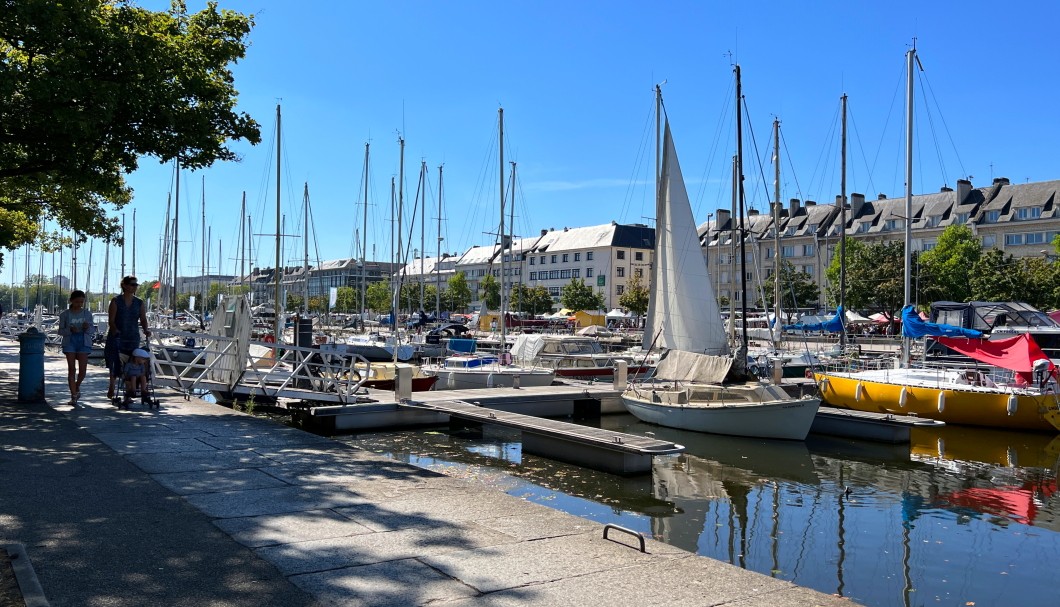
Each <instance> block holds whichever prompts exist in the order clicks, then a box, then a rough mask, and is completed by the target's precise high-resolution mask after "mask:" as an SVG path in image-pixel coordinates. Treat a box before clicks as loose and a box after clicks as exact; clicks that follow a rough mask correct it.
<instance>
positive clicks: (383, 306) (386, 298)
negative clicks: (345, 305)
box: [365, 280, 394, 313]
mask: <svg viewBox="0 0 1060 607" xmlns="http://www.w3.org/2000/svg"><path fill="white" fill-rule="evenodd" d="M365 299H367V300H368V308H369V309H370V310H374V311H376V312H379V313H386V312H389V311H390V308H393V307H394V294H393V293H391V292H390V281H389V280H381V281H379V282H373V283H371V284H369V285H368V291H367V292H366V294H365Z"/></svg>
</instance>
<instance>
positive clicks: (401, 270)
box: [392, 137, 405, 362]
mask: <svg viewBox="0 0 1060 607" xmlns="http://www.w3.org/2000/svg"><path fill="white" fill-rule="evenodd" d="M398 143H399V144H400V148H401V152H400V154H399V158H398V184H397V191H398V206H397V254H398V272H397V281H395V282H396V284H397V288H396V289H394V317H393V319H392V320H393V321H394V362H397V338H398V311H399V310H400V309H401V278H402V276H404V274H405V263H404V258H405V255H404V253H403V251H402V246H403V245H402V242H404V241H403V239H402V236H401V222H402V221H403V220H404V218H405V138H404V137H398Z"/></svg>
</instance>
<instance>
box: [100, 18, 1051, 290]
mask: <svg viewBox="0 0 1060 607" xmlns="http://www.w3.org/2000/svg"><path fill="white" fill-rule="evenodd" d="M141 4H142V5H145V6H148V7H150V8H155V9H162V8H165V7H166V6H167V5H168V3H167V2H154V1H146V0H145V1H143V2H141ZM188 4H189V8H190V9H191V10H198V9H199V8H201V7H202V6H203V5H204V3H203V2H197V1H190V2H189V3H188ZM220 4H221V6H222V7H226V8H232V9H235V10H239V11H242V12H251V13H254V14H255V16H256V17H255V18H256V22H257V25H256V27H255V28H254V30H253V32H252V33H251V35H250V43H251V45H250V47H249V49H248V51H247V57H246V59H245V60H244V61H242V62H240V63H239V64H238V65H237V66H235V69H234V72H235V76H236V86H237V88H238V90H239V92H240V97H239V107H240V109H241V110H243V111H246V112H248V113H249V114H251V115H252V116H253V117H255V118H256V119H257V120H258V122H259V123H260V124H261V126H262V138H263V142H262V144H261V145H259V146H248V145H243V144H236V145H235V146H234V147H235V149H236V150H237V151H238V153H240V154H241V156H242V161H241V162H239V163H227V164H219V165H216V166H214V167H212V168H210V169H208V170H205V171H201V172H196V173H190V172H185V173H184V174H183V175H184V177H183V179H184V181H183V183H182V186H181V201H180V204H181V208H180V218H181V219H180V241H181V243H180V246H179V249H180V255H179V257H180V260H179V266H180V273H181V275H193V274H198V273H199V272H200V269H201V266H202V254H201V251H202V232H203V220H202V211H201V200H202V198H203V194H204V190H203V180H205V199H206V208H207V213H206V215H207V217H206V221H205V225H206V228H207V229H208V230H209V232H210V234H211V242H210V244H209V249H210V253H209V257H210V271H211V272H217V271H218V270H219V271H221V272H223V273H233V272H234V271H235V270H236V269H237V268H238V261H237V259H236V257H237V255H238V251H236V247H237V238H238V230H239V224H240V215H239V208H240V207H239V204H240V199H241V196H242V193H243V192H244V191H245V192H246V197H247V206H248V212H249V213H250V214H251V217H252V221H253V224H254V225H253V231H254V232H255V233H256V234H273V233H275V231H276V226H275V215H276V207H275V204H276V202H275V201H276V194H275V181H276V178H275V166H276V162H275V150H274V146H275V130H276V121H275V108H276V104H277V103H281V104H282V108H283V123H282V124H283V128H282V141H283V151H282V156H281V157H282V160H283V163H284V167H283V172H282V178H283V187H282V188H281V198H282V213H283V214H284V215H285V216H286V224H287V227H286V229H285V232H286V233H288V234H293V235H296V236H297V238H287V239H285V253H284V262H285V263H288V264H298V263H301V258H302V248H303V245H302V241H301V240H300V238H301V233H302V228H301V224H302V211H301V206H302V188H303V183H306V182H308V185H309V191H310V199H311V204H312V216H313V218H314V228H315V236H314V237H313V238H312V239H311V241H310V247H311V249H312V250H313V252H311V257H312V258H313V260H314V261H315V259H316V258H317V257H318V255H319V258H320V259H336V258H342V257H349V256H358V255H359V253H358V252H357V250H356V249H355V247H354V244H353V242H354V233H355V230H359V229H360V226H361V213H362V206H361V200H362V198H363V193H362V185H361V184H362V182H363V173H362V166H363V162H364V144H365V142H367V141H370V142H371V149H372V155H371V171H370V188H369V199H370V205H369V214H370V216H369V228H368V234H367V239H368V244H369V257H372V256H373V255H372V252H371V251H372V247H373V246H374V247H375V248H376V254H375V255H374V257H376V258H378V259H385V258H386V257H387V256H388V255H389V247H390V243H389V233H390V224H389V221H388V219H389V214H390V211H389V209H390V179H391V177H392V176H393V177H396V176H397V173H398V143H397V139H398V136H399V134H401V135H402V136H404V138H405V141H406V147H405V183H406V190H405V201H406V204H407V206H409V207H411V205H412V203H413V198H414V195H415V190H416V185H417V180H418V173H419V166H420V162H421V160H422V161H426V163H427V166H428V168H429V178H428V187H429V189H430V192H429V194H428V196H427V205H428V206H427V208H428V211H427V225H428V231H427V237H426V241H427V251H428V254H430V255H433V254H434V252H435V249H436V241H437V238H436V237H435V235H434V234H435V230H436V227H435V225H436V223H435V218H436V217H437V189H438V166H439V165H440V164H444V167H445V168H444V186H445V190H444V202H445V207H444V210H443V219H444V222H443V223H444V225H443V238H444V239H445V240H444V243H443V247H444V248H443V250H445V251H450V252H456V251H463V250H464V249H466V248H467V247H468V246H469V245H471V244H476V243H478V244H485V243H487V242H488V241H490V239H491V237H490V236H487V235H486V233H487V232H490V231H491V230H494V229H495V226H496V223H497V214H498V209H497V207H498V198H499V197H498V193H497V190H498V174H497V170H498V167H497V164H498V159H497V145H496V138H497V109H498V107H503V108H504V114H505V140H506V141H505V163H506V164H507V162H508V161H510V160H513V161H516V162H517V163H518V170H517V173H518V184H517V206H516V220H515V226H516V227H515V232H516V234H517V235H530V234H534V233H536V232H537V231H538V230H540V229H542V228H550V227H553V228H557V229H560V228H562V227H564V226H581V225H591V224H599V223H605V222H608V221H611V220H616V221H619V222H627V223H629V222H645V223H650V222H651V220H650V216H651V215H652V214H653V205H654V202H653V195H652V188H651V186H650V178H651V171H652V169H653V166H654V158H653V142H652V140H651V137H652V136H653V117H652V110H653V107H654V105H653V97H652V88H653V86H654V84H655V83H657V82H662V81H663V80H665V81H666V84H665V85H664V86H663V96H664V99H665V104H666V108H667V112H668V116H669V119H670V122H671V127H672V129H673V133H674V138H675V142H676V145H677V149H678V153H679V155H680V159H681V163H682V167H683V170H684V174H685V176H686V179H687V181H688V190H689V194H690V196H691V198H692V203H693V209H694V211H695V214H696V219H697V221H704V220H706V219H707V218H708V214H709V213H713V212H714V211H715V210H716V209H717V208H719V207H724V208H727V207H728V206H729V200H730V186H729V180H730V177H729V175H730V167H729V162H730V158H731V156H732V154H733V153H734V149H735V144H734V131H735V127H734V125H733V113H734V110H733V100H732V96H733V74H732V71H733V70H732V64H733V63H734V62H739V64H740V65H741V68H742V71H743V91H744V97H745V103H746V108H747V114H746V115H745V129H744V140H745V174H746V176H747V190H748V202H749V205H751V206H753V207H755V208H759V209H765V208H767V206H768V198H769V197H770V196H771V195H772V187H773V186H772V170H773V169H772V167H771V166H769V159H770V147H771V145H772V143H771V141H770V137H771V123H772V120H773V119H774V117H779V119H780V120H781V123H782V126H781V129H782V141H783V146H784V149H783V150H782V153H781V156H782V164H781V166H782V173H783V175H782V179H781V181H782V192H781V196H782V198H783V199H784V200H787V199H789V198H801V199H811V200H816V201H818V202H822V203H828V202H831V201H834V198H835V196H836V194H838V193H839V184H840V182H839V134H838V129H839V122H838V116H839V98H840V96H841V95H842V94H843V93H846V94H847V95H849V108H850V119H849V120H850V122H849V129H850V136H849V149H850V152H849V161H848V166H849V170H848V186H847V187H848V191H850V192H862V193H865V194H866V195H867V196H869V197H875V195H876V194H879V193H883V194H886V195H887V196H889V197H896V196H901V195H902V194H903V191H904V173H903V171H904V168H903V167H904V160H903V154H904V151H903V149H904V148H903V146H904V143H903V129H904V126H903V125H904V122H903V121H904V118H903V116H904V113H905V109H904V87H905V76H904V73H905V56H904V55H905V52H906V50H907V49H908V48H909V46H910V44H911V42H912V40H913V39H914V37H915V38H916V40H917V43H916V44H917V48H918V52H919V55H920V59H921V61H922V63H923V66H924V70H925V71H924V72H923V73H921V74H919V75H918V80H917V85H916V86H917V89H918V91H917V98H918V101H917V114H916V117H917V159H916V162H915V168H914V173H915V177H914V191H915V192H917V193H927V192H934V191H938V189H939V188H940V187H941V186H943V185H949V186H950V187H953V186H954V184H955V182H956V180H957V179H959V178H967V177H969V176H971V180H972V183H973V185H974V186H976V187H979V186H983V185H987V184H989V183H990V181H991V178H992V177H999V176H1004V177H1008V178H1010V179H1011V180H1012V181H1013V182H1024V181H1027V180H1030V181H1043V180H1050V179H1057V178H1060V166H1058V163H1057V158H1058V156H1057V154H1056V153H1055V150H1056V141H1057V140H1058V135H1060V112H1058V111H1057V109H1056V99H1057V95H1056V78H1055V75H1056V62H1057V59H1058V58H1060V40H1058V37H1057V36H1056V35H1055V23H1057V21H1058V17H1060V8H1057V7H1056V6H1055V5H1053V4H1052V3H1025V2H1020V1H1016V2H1007V3H996V2H991V3H987V2H981V1H978V0H972V1H965V2H950V1H939V2H904V1H893V2H871V3H870V2H850V1H847V2H832V1H827V2H730V3H721V2H705V1H703V2H691V1H668V2H661V1H660V2H631V1H625V0H612V1H562V2H561V1H542V2H516V1H512V2H485V1H482V2H479V1H475V2H470V1H465V2H408V1H403V0H388V1H385V2H345V1H322V0H319V1H313V0H307V1H304V2H292V1H279V0H254V1H250V2H244V1H241V2H236V1H226V0H222V1H221V2H220ZM758 159H761V160H758ZM508 170H510V169H509V167H507V166H506V167H505V171H506V172H507V171H508ZM763 174H764V175H765V179H763ZM129 183H130V185H131V186H132V187H133V188H134V189H135V198H134V201H133V203H132V204H130V205H129V206H127V207H126V208H125V209H123V212H124V213H125V217H126V224H127V226H129V228H128V229H129V230H130V231H131V229H132V228H131V224H132V212H133V209H136V217H137V219H136V241H137V262H136V268H137V273H138V274H139V275H140V277H141V279H151V278H153V277H156V276H157V273H158V263H159V261H158V257H159V244H158V243H159V241H160V240H161V237H162V233H163V228H164V226H163V223H164V219H163V218H164V213H165V205H166V199H167V195H169V194H170V193H171V192H172V191H173V176H172V169H171V167H168V166H161V165H159V164H158V162H157V161H156V160H154V159H150V158H145V159H143V161H142V163H141V168H140V170H138V171H137V172H136V173H135V174H133V175H130V176H129ZM407 213H408V211H407ZM417 222H418V218H417ZM407 223H408V217H407V216H406V225H407ZM405 230H406V234H407V231H408V228H407V227H406V228H405ZM363 237H364V236H363V235H362V238H363ZM219 243H220V245H219ZM219 246H220V248H221V253H220V257H221V259H220V268H218V267H217V266H218V265H219V264H218V257H219V254H218V247H219ZM253 246H254V249H255V255H254V259H253V260H251V262H252V263H253V264H254V265H261V266H271V265H272V264H273V258H274V255H275V253H274V249H273V246H274V245H273V238H272V237H271V236H259V237H255V238H254V245H253ZM411 248H415V249H419V248H420V244H419V226H418V223H417V226H416V228H415V237H414V242H413V244H412V245H411ZM317 251H319V253H317ZM96 255H97V256H98V255H99V253H98V251H97V252H96ZM115 255H116V254H115ZM81 256H82V259H83V258H84V257H85V256H86V253H85V252H84V251H82V253H81ZM112 260H114V261H113V262H112V265H113V266H116V259H115V258H113V257H112ZM127 263H131V262H130V261H127ZM94 265H95V267H97V268H98V267H100V265H101V264H99V260H98V257H97V259H96V260H95V261H94ZM80 272H84V270H83V269H82V270H80ZM98 274H99V273H98V272H97V273H96V275H94V276H93V278H92V283H93V286H94V285H96V284H99V283H100V282H101V277H99V276H98ZM112 274H113V276H112V277H111V279H110V280H111V286H112V287H113V285H114V284H115V283H116V279H117V275H118V269H115V270H113V272H112Z"/></svg>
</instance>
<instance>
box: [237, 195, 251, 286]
mask: <svg viewBox="0 0 1060 607" xmlns="http://www.w3.org/2000/svg"><path fill="white" fill-rule="evenodd" d="M246 216H247V191H246V190H243V202H242V203H241V204H240V205H239V285H240V286H243V284H244V281H246V279H247V273H246V271H247V265H246V264H247V257H246V255H245V253H244V252H245V250H246V249H245V248H244V246H245V244H244V243H246V237H247V228H248V227H250V226H247V225H245V224H246V221H244V220H245V218H246Z"/></svg>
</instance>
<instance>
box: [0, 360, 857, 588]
mask: <svg viewBox="0 0 1060 607" xmlns="http://www.w3.org/2000/svg"><path fill="white" fill-rule="evenodd" d="M45 376H46V378H47V380H46V381H47V385H46V389H45V391H46V394H47V395H48V400H49V402H50V403H52V404H51V405H45V404H35V405H28V404H18V403H16V402H15V400H16V395H17V389H16V388H17V377H18V344H17V342H8V341H0V486H2V487H3V489H2V490H0V544H3V543H22V544H24V545H25V547H26V552H27V553H28V555H29V557H30V559H31V561H32V564H33V567H34V569H35V570H36V573H37V576H38V577H39V580H40V583H41V587H42V588H43V591H44V594H45V595H46V596H47V598H48V600H49V601H50V603H51V605H56V606H58V605H99V606H124V605H145V604H156V605H189V606H190V605H248V606H250V605H294V606H297V605H379V606H383V605H394V606H408V605H426V604H431V605H439V604H444V605H447V606H449V605H452V606H465V605H497V606H503V605H591V604H606V605H614V606H624V605H629V606H636V607H643V606H644V605H651V606H653V607H654V606H661V605H696V606H704V605H723V604H724V605H737V606H740V607H755V606H762V607H766V606H769V607H785V606H792V607H795V606H821V607H829V606H837V605H846V606H848V605H851V604H852V603H851V602H850V601H848V600H845V599H840V598H837V597H833V596H829V595H826V594H821V593H818V592H815V591H811V590H807V589H804V588H800V587H798V586H795V585H793V584H791V583H788V582H785V581H780V580H776V579H773V578H770V577H767V576H764V575H760V574H758V573H753V572H749V571H745V570H743V569H739V568H737V567H734V566H731V565H728V564H725V563H721V562H719V561H715V560H712V559H708V558H703V557H699V556H695V555H693V554H690V553H687V552H684V551H682V550H678V549H676V548H673V547H671V546H667V545H666V544H662V543H659V542H655V541H651V540H648V542H647V552H646V553H641V552H640V551H639V549H638V547H637V541H636V540H635V539H633V538H632V537H630V536H627V535H624V534H621V533H615V532H613V531H612V532H611V534H610V539H609V540H604V539H603V537H602V532H603V526H602V525H600V524H597V523H594V522H591V521H588V520H585V519H581V518H578V517H575V516H571V515H568V514H565V513H562V512H559V511H556V510H553V509H551V508H548V507H546V506H542V505H539V504H534V503H531V502H528V501H525V500H523V499H520V498H517V497H513V496H509V495H507V494H505V493H502V492H500V491H497V490H493V489H489V488H483V487H480V486H477V485H474V484H471V483H469V482H467V481H464V480H460V479H454V478H449V477H446V476H442V475H439V474H436V473H433V472H430V471H425V470H421V469H419V468H415V467H412V466H409V465H406V464H402V463H399V462H395V461H393V460H390V459H387V458H385V457H382V456H379V455H376V454H373V453H369V452H366V451H363V450H358V449H354V448H351V447H349V446H346V445H343V444H340V443H338V442H336V441H332V440H330V439H327V438H323V437H318V436H315V435H313V434H309V433H305V432H302V431H300V430H296V429H293V428H289V427H286V426H283V425H279V424H277V423H274V422H272V421H269V420H266V419H262V418H257V417H253V416H250V415H245V414H242V413H239V412H235V411H232V410H230V409H227V408H225V407H221V406H217V405H211V404H208V403H205V402H202V401H198V400H194V399H193V400H190V401H185V400H184V399H183V398H182V397H181V396H178V395H174V394H171V393H168V394H167V393H164V392H163V393H160V396H161V397H162V406H161V409H160V410H157V411H150V410H144V409H141V408H140V406H139V405H134V407H133V409H132V410H131V411H118V410H116V409H114V408H113V407H111V406H110V405H109V403H108V401H107V399H106V395H105V391H106V376H105V371H104V370H102V369H100V368H96V367H91V368H90V371H89V377H88V379H86V380H85V383H84V384H83V386H82V399H81V404H82V406H81V407H79V408H77V409H73V408H71V407H70V406H68V405H66V404H65V403H66V401H67V400H68V399H69V394H68V393H67V390H66V387H65V384H66V381H65V378H66V363H65V360H63V359H61V358H60V356H59V355H56V354H50V353H49V354H46V357H45ZM55 403H64V404H55Z"/></svg>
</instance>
